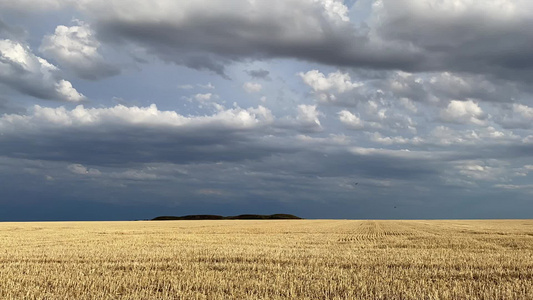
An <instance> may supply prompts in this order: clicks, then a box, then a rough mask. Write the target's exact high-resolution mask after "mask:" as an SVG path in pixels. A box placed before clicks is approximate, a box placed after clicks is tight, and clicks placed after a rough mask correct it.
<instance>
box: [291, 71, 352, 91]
mask: <svg viewBox="0 0 533 300" xmlns="http://www.w3.org/2000/svg"><path fill="white" fill-rule="evenodd" d="M298 75H299V76H300V77H301V78H302V79H303V81H304V82H305V84H307V85H308V86H310V87H311V88H312V89H313V90H314V91H315V92H328V91H336V92H338V93H344V92H346V91H350V90H352V89H354V88H356V87H358V86H360V85H361V84H360V83H357V82H352V81H351V78H350V74H348V73H342V72H340V71H337V72H334V73H329V74H328V76H327V77H326V75H324V74H323V73H321V72H319V71H318V70H311V71H308V72H306V73H303V72H302V73H298Z"/></svg>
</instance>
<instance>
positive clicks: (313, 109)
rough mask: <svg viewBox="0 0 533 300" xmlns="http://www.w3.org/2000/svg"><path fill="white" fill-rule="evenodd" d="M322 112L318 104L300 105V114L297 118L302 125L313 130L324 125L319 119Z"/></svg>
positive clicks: (319, 128)
mask: <svg viewBox="0 0 533 300" xmlns="http://www.w3.org/2000/svg"><path fill="white" fill-rule="evenodd" d="M321 115H322V113H321V112H320V111H319V110H318V109H317V106H316V105H305V104H300V105H298V115H297V116H296V120H297V121H299V122H300V123H301V124H302V125H304V126H308V127H309V128H310V129H312V130H321V129H322V125H321V124H320V120H319V119H318V118H319V117H320V116H321Z"/></svg>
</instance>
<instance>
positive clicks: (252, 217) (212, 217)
mask: <svg viewBox="0 0 533 300" xmlns="http://www.w3.org/2000/svg"><path fill="white" fill-rule="evenodd" d="M300 219H302V218H300V217H297V216H294V215H289V214H274V215H249V214H247V215H238V216H228V217H224V216H218V215H188V216H181V217H176V216H160V217H156V218H153V219H152V220H153V221H165V220H300Z"/></svg>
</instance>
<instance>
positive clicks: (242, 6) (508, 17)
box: [83, 0, 533, 81]
mask: <svg viewBox="0 0 533 300" xmlns="http://www.w3.org/2000/svg"><path fill="white" fill-rule="evenodd" d="M432 1H433V0H432ZM432 1H430V2H432ZM333 3H334V4H331V3H328V4H326V1H314V2H313V1H299V0H292V1H279V3H277V4H276V5H274V4H268V5H267V4H265V3H261V2H253V3H252V2H247V1H241V0H234V1H226V2H224V5H222V4H218V3H216V2H215V3H211V4H210V6H209V9H206V8H205V7H203V4H201V3H199V2H198V3H197V4H186V5H185V4H181V3H171V2H169V1H165V0H161V1H159V5H158V6H150V7H145V6H146V5H141V4H139V5H137V6H136V5H130V4H124V3H121V2H117V3H115V5H113V6H107V5H101V4H100V3H99V2H87V3H86V4H85V5H84V6H83V11H85V12H87V13H88V15H89V16H91V17H92V18H93V20H94V24H96V25H95V26H96V30H97V33H98V36H99V38H100V39H101V40H102V41H105V42H106V43H115V44H116V43H121V44H125V45H128V44H130V43H131V42H133V43H134V44H136V45H140V46H142V47H143V48H144V49H145V50H146V52H147V53H148V54H153V55H156V56H158V57H160V58H161V59H163V60H165V61H169V62H175V63H177V64H182V65H185V66H188V67H191V68H195V69H207V70H211V71H213V72H216V73H218V74H221V75H223V76H226V75H225V73H224V72H225V71H224V69H225V65H226V64H228V63H231V62H234V61H243V60H247V59H264V58H295V59H301V60H307V61H312V62H319V63H323V64H328V65H336V66H344V67H346V66H353V67H363V68H370V69H401V70H405V71H410V72H421V71H443V70H450V71H455V72H468V73H478V74H484V73H488V74H492V75H494V76H495V77H500V78H513V79H521V80H524V81H530V80H531V75H533V71H532V67H533V54H531V51H529V50H530V49H531V47H532V46H533V45H532V44H531V43H530V42H529V41H531V40H533V39H532V36H531V32H530V30H527V28H530V27H531V25H533V21H532V20H533V15H530V14H529V13H528V12H529V11H530V10H528V8H529V5H530V4H529V3H527V2H523V1H519V2H516V3H512V2H509V3H506V4H505V5H504V6H505V9H507V10H506V11H504V12H505V13H504V14H501V10H500V9H498V6H497V4H496V3H495V2H490V3H489V4H487V5H485V4H481V3H474V2H464V3H461V6H460V9H457V10H454V9H453V5H454V4H453V3H451V2H443V3H441V2H439V4H435V5H426V6H424V5H421V4H420V3H418V1H415V0H401V1H392V0H384V1H380V2H379V3H377V4H375V5H374V6H373V10H372V12H371V15H370V16H369V18H368V20H366V22H361V20H349V19H348V17H347V12H348V10H347V8H346V7H345V6H344V5H343V4H342V3H341V2H333ZM236 7H239V9H235V10H232V8H236ZM288 8H290V9H288ZM212 12H215V13H212ZM295 12H299V13H295ZM125 15H128V16H129V17H128V18H125V17H124V16H125ZM487 24H489V25H487Z"/></svg>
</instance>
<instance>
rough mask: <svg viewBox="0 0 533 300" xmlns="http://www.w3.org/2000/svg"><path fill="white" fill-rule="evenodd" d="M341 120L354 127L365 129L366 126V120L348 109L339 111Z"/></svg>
mask: <svg viewBox="0 0 533 300" xmlns="http://www.w3.org/2000/svg"><path fill="white" fill-rule="evenodd" d="M339 120H340V121H341V122H342V123H343V124H345V125H347V126H348V127H350V128H353V129H363V128H364V126H365V125H364V122H363V121H362V120H361V119H360V118H359V117H358V116H356V115H355V114H353V113H351V112H350V111H348V110H342V111H340V112H339Z"/></svg>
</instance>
